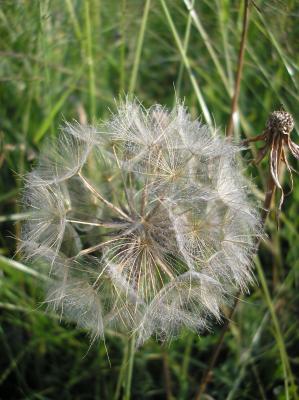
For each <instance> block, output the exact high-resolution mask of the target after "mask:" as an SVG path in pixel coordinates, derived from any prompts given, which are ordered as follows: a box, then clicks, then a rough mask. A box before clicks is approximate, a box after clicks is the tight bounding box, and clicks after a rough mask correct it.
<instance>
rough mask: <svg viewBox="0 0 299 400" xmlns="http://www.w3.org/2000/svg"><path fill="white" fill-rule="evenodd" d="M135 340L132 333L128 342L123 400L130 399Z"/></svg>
mask: <svg viewBox="0 0 299 400" xmlns="http://www.w3.org/2000/svg"><path fill="white" fill-rule="evenodd" d="M135 342H136V337H135V334H133V335H132V336H131V338H130V342H129V353H128V371H127V375H126V380H125V382H124V400H130V399H131V386H132V375H133V366H134V355H135Z"/></svg>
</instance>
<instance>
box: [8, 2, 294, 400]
mask: <svg viewBox="0 0 299 400" xmlns="http://www.w3.org/2000/svg"><path fill="white" fill-rule="evenodd" d="M192 3H194V9H192V12H189V11H188V7H189V8H190V5H192ZM250 8H251V12H250V26H249V33H248V41H247V47H246V54H245V65H244V73H243V79H242V85H241V93H240V99H239V111H240V113H239V120H238V124H237V126H236V127H235V137H236V139H239V138H240V137H251V136H254V135H256V134H258V133H260V132H261V130H262V129H263V127H264V124H265V121H266V119H267V116H268V114H269V112H271V111H273V110H274V109H277V108H279V107H280V106H281V105H283V106H284V107H285V109H286V110H288V111H290V112H291V113H292V114H293V115H294V117H295V119H296V124H297V125H296V128H297V129H296V130H295V131H296V132H293V139H294V141H297V143H298V133H297V132H298V123H299V120H298V97H299V94H298V86H299V76H298V70H299V66H298V54H299V41H298V37H299V24H298V17H299V4H298V2H297V1H296V0H285V1H283V0H275V1H262V0H261V1H258V0H256V1H255V2H254V3H253V2H252V3H251V7H250ZM242 12H243V2H240V1H237V0H203V1H199V0H197V1H192V0H190V1H188V0H146V1H142V0H109V1H108V0H85V1H80V0H39V1H38V0H31V1H29V0H2V1H1V2H0V84H1V91H0V101H1V107H0V140H1V152H0V167H1V176H0V224H1V235H0V279H1V280H0V321H1V326H0V346H1V359H0V393H1V394H0V398H1V399H5V400H6V399H7V400H8V399H14V400H15V399H43V400H45V399H80V400H81V399H109V400H110V399H117V398H118V397H119V396H122V376H123V371H124V370H125V369H126V351H127V344H126V343H127V341H126V338H124V337H122V336H121V335H117V334H116V333H115V332H108V333H107V337H106V343H105V344H104V343H103V342H100V343H96V344H94V345H93V346H92V347H91V348H90V343H89V339H88V337H87V336H86V333H85V332H82V331H78V330H76V328H75V327H74V326H69V325H67V324H66V323H65V322H64V321H62V322H61V323H60V322H59V321H58V319H57V318H56V317H55V316H52V315H49V314H46V313H45V308H46V307H45V305H44V304H43V303H42V301H43V290H42V286H43V284H42V282H43V276H40V275H39V274H38V273H37V272H36V269H34V268H32V266H27V267H26V266H24V265H23V264H22V263H21V261H20V260H19V259H18V255H15V250H16V239H17V238H18V236H19V231H20V223H21V220H22V210H21V208H20V205H19V198H20V191H21V188H22V176H23V174H24V173H25V172H26V171H27V170H28V169H30V167H31V164H32V163H34V160H35V158H36V155H37V153H38V151H39V147H40V146H41V144H42V142H43V140H44V138H45V137H46V136H48V135H56V134H57V132H58V129H59V125H60V124H61V122H62V121H63V119H66V120H72V119H76V120H79V121H80V122H85V121H94V122H96V121H98V120H100V119H102V118H106V117H107V116H108V115H109V107H110V108H111V109H113V107H114V98H115V97H118V95H119V94H123V93H127V92H128V91H130V92H134V93H135V94H136V95H137V96H138V98H139V99H140V100H141V101H142V102H143V103H144V104H145V105H151V104H152V103H154V102H160V103H162V104H166V105H168V106H170V107H171V106H172V104H173V102H174V97H175V93H176V94H177V96H179V97H182V98H184V99H185V102H186V104H187V105H188V106H189V107H190V110H191V112H192V114H193V115H194V116H195V117H197V116H201V117H202V119H203V120H206V121H207V122H210V123H212V124H215V125H216V126H217V127H219V128H220V129H222V130H223V131H224V130H225V127H226V124H227V121H228V117H229V113H230V103H231V96H232V93H233V87H234V76H235V71H236V65H237V60H238V48H239V42H240V35H241V30H242ZM255 149H256V147H255ZM255 151H256V150H254V147H253V154H250V153H249V152H247V153H244V158H245V161H246V162H248V160H249V159H250V158H252V156H253V155H254V153H255ZM293 166H294V167H296V165H295V164H294V163H293ZM297 168H298V165H297ZM248 173H249V174H251V175H252V177H253V179H254V182H255V183H256V185H257V190H256V196H257V198H260V199H262V198H263V192H264V186H265V179H266V176H267V162H266V161H263V163H262V165H261V166H259V167H258V168H256V167H252V166H249V168H248ZM284 186H285V188H286V190H287V188H289V186H290V184H289V180H288V177H287V175H285V179H284ZM298 214H299V181H298V177H296V176H295V190H294V192H293V193H292V194H291V195H290V196H289V197H288V198H287V199H286V202H285V204H284V208H283V212H282V214H281V228H280V230H279V231H277V229H276V224H275V221H274V219H273V215H271V218H270V219H269V220H268V224H267V230H268V233H269V236H268V238H267V239H266V240H265V242H264V243H263V244H262V247H261V249H260V253H259V258H257V259H256V265H257V269H256V280H257V284H256V285H255V287H253V288H252V291H251V294H250V295H246V296H245V297H243V298H242V300H241V301H240V303H239V305H238V309H237V312H236V314H235V316H234V322H232V323H231V324H230V327H229V330H228V332H227V333H226V335H225V339H224V345H223V348H222V350H221V353H220V357H219V360H218V362H217V365H216V367H215V368H214V370H213V372H212V375H211V379H210V383H209V385H208V387H207V394H206V398H210V399H211V398H215V399H257V398H258V399H272V398H275V399H293V398H297V395H296V385H297V384H298V381H297V382H296V374H297V376H298V369H299V368H298V364H299V354H298V344H297V342H298V336H299V333H298V332H299V330H298V304H299V298H298V278H299V276H298V272H299V246H298V243H299V242H298V236H299V234H298V228H299V217H298ZM296 312H297V314H296ZM220 331H221V327H219V326H215V330H214V332H213V333H212V334H207V335H206V336H203V337H198V336H196V335H194V334H192V333H190V332H184V333H183V334H182V337H181V338H180V339H179V340H176V341H173V342H171V343H167V344H164V345H161V344H159V343H157V342H155V340H150V341H149V342H148V343H147V344H146V345H145V346H144V347H143V348H142V349H140V350H139V351H138V352H137V354H136V356H135V364H134V371H133V373H134V375H133V384H132V398H134V399H148V398H149V399H163V398H166V397H168V399H171V398H173V399H191V398H194V397H195V394H196V392H197V390H198V386H199V382H200V379H201V376H202V374H203V372H204V369H205V367H206V365H207V362H208V360H209V357H210V355H211V352H212V351H213V348H214V346H215V343H217V341H218V339H219V333H220ZM105 345H106V347H107V349H108V354H109V358H110V362H111V366H110V364H109V360H108V357H107V352H106V348H105ZM296 345H297V347H296ZM167 375H170V382H169V381H168V383H170V384H171V387H169V385H168V386H167V385H166V384H165V382H167V379H166V377H167ZM167 393H168V394H167Z"/></svg>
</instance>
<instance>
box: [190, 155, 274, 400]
mask: <svg viewBox="0 0 299 400" xmlns="http://www.w3.org/2000/svg"><path fill="white" fill-rule="evenodd" d="M280 165H281V157H279V160H278V163H277V169H278V171H279V169H280ZM275 190H276V185H275V182H274V180H273V177H272V174H271V170H270V169H269V175H268V181H267V189H266V194H265V199H264V205H263V210H262V214H261V220H262V224H263V226H264V225H265V223H266V220H267V217H268V215H269V212H270V207H271V203H272V199H273V197H274V195H275ZM260 241H261V239H260V238H259V239H258V240H257V243H256V251H257V250H258V248H259V245H260ZM240 294H241V293H240V292H238V293H237V295H236V301H235V303H234V305H233V307H232V309H231V310H230V313H229V316H228V318H227V319H226V322H225V324H224V325H223V328H222V330H221V333H220V337H219V339H218V342H217V344H216V346H215V348H214V350H213V352H212V355H211V357H210V359H209V362H208V367H207V369H206V371H205V372H204V374H203V377H202V379H201V382H200V385H199V390H198V392H197V394H196V400H200V399H201V398H202V395H203V394H204V392H205V389H206V387H207V384H208V382H209V378H210V375H211V371H212V370H213V368H214V366H215V364H216V362H217V360H218V357H219V354H220V351H221V349H222V345H223V341H224V336H225V334H226V332H227V330H228V328H229V325H230V320H231V318H232V317H233V315H234V313H235V311H236V308H237V305H238V299H239V296H240Z"/></svg>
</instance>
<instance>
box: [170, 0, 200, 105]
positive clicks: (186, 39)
mask: <svg viewBox="0 0 299 400" xmlns="http://www.w3.org/2000/svg"><path fill="white" fill-rule="evenodd" d="M194 1H195V0H192V3H191V7H192V8H193V6H194ZM191 25H192V17H191V12H190V11H189V15H188V19H187V25H186V31H185V37H184V43H183V47H184V51H185V54H187V50H188V46H189V40H190V33H191ZM183 72H184V63H183V61H181V64H180V69H179V73H178V78H177V82H176V88H175V89H176V96H177V98H180V91H181V85H182V79H183ZM175 101H176V100H175Z"/></svg>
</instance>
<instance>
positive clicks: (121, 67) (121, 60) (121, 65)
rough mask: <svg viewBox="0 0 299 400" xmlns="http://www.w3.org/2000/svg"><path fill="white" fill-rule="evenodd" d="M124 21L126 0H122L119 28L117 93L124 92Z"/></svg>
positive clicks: (125, 17)
mask: <svg viewBox="0 0 299 400" xmlns="http://www.w3.org/2000/svg"><path fill="white" fill-rule="evenodd" d="M126 19H127V0H122V5H121V15H120V27H121V43H120V57H119V93H123V91H124V90H125V81H126Z"/></svg>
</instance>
